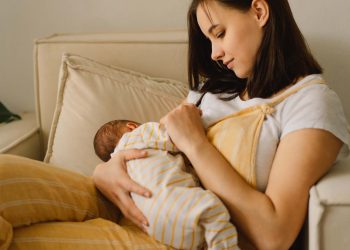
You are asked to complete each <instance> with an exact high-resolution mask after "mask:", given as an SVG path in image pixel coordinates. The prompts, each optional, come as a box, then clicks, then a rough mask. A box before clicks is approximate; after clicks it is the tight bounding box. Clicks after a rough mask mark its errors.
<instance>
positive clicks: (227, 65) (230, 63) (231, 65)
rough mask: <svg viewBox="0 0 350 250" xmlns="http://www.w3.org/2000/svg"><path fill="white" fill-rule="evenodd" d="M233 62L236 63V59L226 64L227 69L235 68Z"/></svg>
mask: <svg viewBox="0 0 350 250" xmlns="http://www.w3.org/2000/svg"><path fill="white" fill-rule="evenodd" d="M233 61H234V59H231V60H228V61H226V62H224V64H225V65H226V67H227V68H229V69H231V68H232V67H233Z"/></svg>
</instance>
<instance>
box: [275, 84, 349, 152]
mask: <svg viewBox="0 0 350 250" xmlns="http://www.w3.org/2000/svg"><path fill="white" fill-rule="evenodd" d="M278 106H280V107H279V116H280V126H281V130H282V131H281V138H282V137H284V136H285V135H287V134H288V133H290V132H293V131H296V130H299V129H304V128H316V129H322V130H326V131H328V132H330V133H332V134H333V135H335V136H336V137H337V138H339V139H340V140H341V141H342V142H343V143H344V144H346V145H347V146H348V145H349V144H350V138H349V132H348V129H347V127H348V123H347V120H346V117H345V113H344V110H343V106H342V103H341V100H340V98H339V96H338V95H337V94H336V93H335V92H334V91H333V90H332V89H331V88H330V87H329V86H328V85H327V84H313V85H310V86H305V87H304V88H302V89H300V90H299V91H297V92H296V93H294V94H293V95H291V96H289V97H288V98H286V99H285V101H283V102H282V103H280V104H279V105H278Z"/></svg>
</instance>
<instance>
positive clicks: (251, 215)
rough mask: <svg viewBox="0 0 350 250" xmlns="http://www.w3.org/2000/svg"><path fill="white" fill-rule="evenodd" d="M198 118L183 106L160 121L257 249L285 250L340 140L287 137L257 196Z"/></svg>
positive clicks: (307, 134) (323, 135) (310, 134)
mask: <svg viewBox="0 0 350 250" xmlns="http://www.w3.org/2000/svg"><path fill="white" fill-rule="evenodd" d="M198 118H199V115H198V111H196V109H195V107H193V106H191V105H182V107H179V108H177V109H175V110H174V111H172V112H171V113H169V114H168V115H167V116H166V117H164V118H163V119H162V121H161V122H162V123H163V124H164V125H165V126H166V128H167V130H168V133H169V135H170V137H171V138H172V139H173V141H174V143H175V145H177V146H178V148H179V149H180V150H181V151H183V152H184V153H185V154H186V155H187V157H188V158H189V160H190V161H191V162H192V164H193V166H194V168H195V169H196V172H197V174H198V176H199V178H200V180H201V182H202V184H203V185H204V186H205V187H206V188H207V189H210V190H211V191H213V192H214V193H216V194H217V195H218V196H219V197H220V198H221V199H222V200H223V202H224V203H225V205H226V206H227V208H228V209H229V211H230V214H231V216H232V218H233V221H234V223H235V224H236V225H237V227H238V228H239V230H240V231H242V232H243V233H244V234H245V236H246V237H248V238H249V240H250V241H251V242H252V243H253V244H254V245H255V246H256V247H257V248H258V249H288V247H290V245H291V244H292V243H293V241H294V240H295V238H296V236H297V234H298V232H299V230H300V228H301V226H302V224H303V221H304V219H305V215H306V212H307V204H308V198H309V189H310V187H311V186H312V185H313V184H314V183H315V182H316V181H317V180H319V179H320V178H321V177H322V176H323V175H324V174H325V173H326V172H327V171H328V170H329V168H330V166H331V165H332V163H333V162H334V161H335V159H336V156H337V154H338V152H339V150H340V148H341V145H342V142H341V141H340V140H339V139H338V138H336V137H335V136H334V135H333V134H331V133H329V132H326V131H324V130H318V129H303V130H299V131H295V132H292V133H290V134H288V135H286V136H285V137H284V138H283V139H282V140H281V142H280V144H279V146H278V149H277V152H276V155H275V159H274V162H273V166H272V169H271V173H270V177H269V182H268V186H267V190H266V192H265V193H261V192H259V191H257V190H255V189H254V188H252V187H251V186H249V185H248V184H247V183H246V182H245V181H244V180H243V179H242V178H241V177H240V176H239V175H238V173H237V172H236V171H235V170H234V169H233V168H232V167H231V165H230V164H229V163H228V162H227V161H226V160H225V159H224V157H223V156H222V155H221V154H220V153H219V152H218V151H217V150H216V149H215V148H214V147H213V146H212V145H211V144H210V143H209V142H208V140H207V139H206V137H205V136H204V137H203V133H202V130H203V128H200V126H199V125H198ZM173 136H174V137H173ZM176 136H177V137H176Z"/></svg>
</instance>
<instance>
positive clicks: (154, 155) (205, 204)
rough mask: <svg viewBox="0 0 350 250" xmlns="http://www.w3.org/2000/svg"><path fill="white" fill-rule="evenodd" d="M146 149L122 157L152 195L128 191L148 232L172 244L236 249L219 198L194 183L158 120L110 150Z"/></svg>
mask: <svg viewBox="0 0 350 250" xmlns="http://www.w3.org/2000/svg"><path fill="white" fill-rule="evenodd" d="M132 148H137V149H146V151H148V157H147V158H142V159H135V160H131V161H128V162H127V170H128V173H129V175H130V177H131V178H132V179H133V180H134V181H136V182H137V183H139V184H140V185H143V186H145V187H147V188H148V189H150V190H151V191H152V193H153V196H152V198H145V197H143V196H140V195H137V194H135V193H132V194H131V196H132V198H133V200H134V202H135V203H136V205H137V207H138V208H139V209H140V210H141V211H142V212H143V214H144V215H145V216H146V217H147V219H148V221H149V224H150V226H149V227H148V229H147V230H148V234H149V235H150V236H151V237H153V238H154V239H156V240H158V241H160V242H162V243H163V244H166V245H168V246H171V247H174V248H177V249H199V248H201V247H203V245H205V244H206V245H207V247H208V249H239V248H238V246H237V239H238V237H237V231H236V228H235V226H234V225H233V224H232V223H231V222H230V215H229V212H228V210H227V209H226V207H225V206H224V204H223V203H222V202H221V200H220V199H219V198H218V197H217V196H216V195H214V194H213V193H212V192H211V191H209V190H204V189H203V188H201V187H199V185H198V184H197V182H196V178H195V177H194V176H193V175H192V174H190V173H189V171H187V170H186V167H185V164H184V159H183V157H182V155H181V154H180V152H179V151H178V149H177V148H176V147H175V145H174V144H173V143H172V142H171V140H170V137H169V136H168V134H167V133H166V131H165V129H164V128H162V127H161V126H160V124H159V123H155V122H148V123H145V124H143V125H141V126H139V127H138V128H136V129H135V130H133V131H132V132H129V133H126V134H124V135H123V137H122V138H121V139H120V141H119V144H118V145H117V147H116V149H115V151H114V152H117V151H119V150H125V149H132Z"/></svg>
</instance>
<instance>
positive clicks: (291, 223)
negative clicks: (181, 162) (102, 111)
mask: <svg viewBox="0 0 350 250" xmlns="http://www.w3.org/2000/svg"><path fill="white" fill-rule="evenodd" d="M207 7H208V9H209V12H210V17H211V20H212V21H210V20H209V19H208V16H207V15H206V14H205V11H204V9H202V7H201V6H200V7H199V8H198V10H197V18H198V23H199V25H200V28H201V30H202V32H203V34H205V35H206V36H207V37H208V38H209V39H210V41H211V43H212V58H213V60H223V61H224V62H225V60H229V59H232V58H233V59H234V63H233V64H230V65H229V67H230V69H232V70H234V71H235V73H236V74H237V76H239V77H247V76H249V75H250V74H251V72H252V65H253V64H254V61H255V58H256V52H257V49H258V48H259V45H260V43H261V38H262V35H263V27H264V25H265V23H266V21H267V20H268V18H269V10H268V5H267V3H266V2H265V0H254V1H253V3H252V7H251V10H250V11H248V12H247V13H242V12H239V11H237V10H234V9H228V8H225V7H223V6H220V5H219V4H217V3H216V2H215V1H208V5H207ZM212 25H217V27H215V29H210V28H211V27H212ZM209 30H211V31H212V32H209ZM248 30H249V32H247V31H248ZM223 31H224V32H225V33H224V34H225V35H224V36H221V35H220V36H219V35H218V34H220V32H223ZM246 98H249V97H246ZM160 123H161V124H162V125H163V126H165V128H166V130H167V132H168V134H169V135H170V137H171V139H172V140H173V142H174V143H175V145H176V146H177V147H178V148H179V150H181V151H182V152H184V153H185V154H186V156H187V157H188V158H189V160H190V161H191V163H192V164H193V167H194V168H195V170H196V172H197V174H198V176H199V178H200V180H201V182H202V184H203V185H204V186H205V187H206V188H207V189H209V190H211V191H213V192H214V193H215V194H216V195H218V196H219V197H220V198H221V199H222V201H223V202H224V203H225V205H226V206H227V208H228V210H229V212H230V214H231V216H232V220H233V222H234V224H235V225H236V226H237V228H238V229H239V232H240V235H243V236H244V237H246V238H247V239H248V240H249V241H250V242H251V243H252V244H253V245H254V246H255V247H256V248H258V249H279V250H281V249H288V248H289V247H290V246H291V244H292V243H293V241H294V240H295V238H296V236H297V234H298V232H299V231H300V228H301V226H302V224H303V221H304V219H305V216H306V212H307V204H308V199H309V190H310V188H311V186H312V185H314V184H315V183H316V182H317V181H318V180H319V179H320V178H321V177H322V176H323V175H324V174H325V173H326V172H327V171H328V170H329V169H330V167H331V165H332V163H333V162H334V161H335V159H336V156H337V155H338V153H339V150H340V148H341V146H342V142H341V141H340V140H339V139H338V138H337V137H335V136H334V135H333V134H331V133H329V132H327V131H325V130H320V129H301V130H297V131H294V132H292V133H289V134H287V135H286V136H284V137H283V138H282V140H281V141H280V143H279V146H278V148H277V152H276V155H275V158H274V161H273V164H272V168H271V173H270V177H269V180H268V185H267V189H266V191H265V192H264V193H262V192H259V191H257V190H255V189H254V188H252V187H250V186H249V185H248V184H247V183H246V182H245V181H244V180H243V179H242V178H241V177H240V176H239V175H238V174H237V172H236V171H235V170H234V168H232V166H231V165H230V164H229V163H228V162H227V161H226V160H225V159H224V158H223V156H222V155H221V154H220V153H219V152H218V151H217V150H216V149H215V148H214V147H213V146H212V145H211V144H210V143H209V141H208V139H207V137H206V134H205V130H204V128H203V125H202V121H201V111H200V110H199V109H198V108H197V107H196V106H195V105H193V104H188V103H182V104H181V105H179V106H178V107H177V108H175V109H174V110H172V111H171V112H169V113H168V114H167V115H166V116H164V117H163V118H162V119H161V121H160ZM145 156H146V154H145V153H143V151H142V150H129V151H124V152H120V153H118V154H117V155H116V156H114V157H113V158H112V159H111V160H110V161H109V162H107V163H104V164H101V165H99V166H97V167H96V170H95V173H94V180H95V183H96V186H97V187H98V188H99V189H100V190H101V191H102V192H103V193H104V194H105V195H106V196H107V197H108V198H110V199H111V200H112V201H113V202H114V203H115V204H116V205H117V206H118V207H120V208H121V210H122V212H123V213H124V214H125V215H126V217H128V218H129V219H131V220H132V221H134V222H135V223H136V224H138V225H139V226H140V227H142V222H143V221H144V222H145V217H144V216H143V215H142V213H141V212H140V210H139V209H138V208H136V206H135V205H134V203H133V201H132V200H131V199H130V195H129V192H136V193H138V194H140V195H144V194H145V193H146V192H148V191H149V190H148V191H147V190H146V189H145V188H143V187H141V186H140V185H138V184H137V183H134V182H133V181H132V180H131V179H130V178H129V177H128V176H127V174H126V172H125V161H127V160H130V159H134V158H140V157H145ZM208 162H210V166H215V167H210V166H209V165H208ZM114 176H120V178H114ZM257 208H258V209H257ZM144 224H145V223H144Z"/></svg>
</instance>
